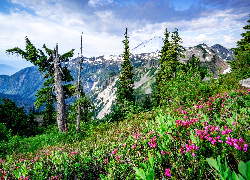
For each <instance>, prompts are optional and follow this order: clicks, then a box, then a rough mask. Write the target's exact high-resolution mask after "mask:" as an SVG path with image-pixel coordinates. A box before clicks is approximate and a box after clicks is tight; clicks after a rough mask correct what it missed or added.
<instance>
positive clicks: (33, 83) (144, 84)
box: [0, 44, 230, 119]
mask: <svg viewBox="0 0 250 180" xmlns="http://www.w3.org/2000/svg"><path fill="white" fill-rule="evenodd" d="M192 54H195V55H196V56H197V57H198V58H200V61H201V64H202V65H205V66H207V67H209V69H211V71H212V72H213V75H214V76H215V77H218V71H217V67H218V66H219V67H221V68H222V70H221V72H222V73H223V72H224V71H228V72H229V70H230V68H229V66H228V65H227V63H226V62H225V61H224V60H223V59H222V58H221V57H219V56H218V55H217V54H216V53H215V52H213V50H211V48H209V47H208V46H207V45H205V44H201V45H197V46H194V47H192V48H189V49H187V50H186V51H185V55H186V56H187V57H186V58H179V61H180V62H182V63H186V62H187V60H188V59H189V58H190V57H191V55H192ZM159 55H160V53H159V52H153V53H141V54H132V53H131V54H130V60H131V64H132V65H133V67H134V68H133V72H134V73H135V77H134V82H135V84H134V85H135V91H136V95H137V96H141V95H144V94H150V93H152V90H153V83H154V81H155V74H156V73H157V71H158V68H159V59H160V57H159ZM78 60H79V59H78V58H75V59H72V60H70V61H69V62H68V63H63V64H62V66H67V67H68V68H69V70H70V71H71V74H72V76H73V78H74V80H75V81H73V82H71V83H72V84H75V83H76V80H77V77H78V66H79V64H78ZM122 63H123V60H122V56H121V55H118V56H116V55H109V56H99V57H91V58H86V57H84V62H83V64H82V74H81V81H82V82H83V90H84V92H85V94H86V95H88V96H89V98H90V100H91V101H92V102H93V103H94V105H95V106H96V107H97V110H96V111H95V114H96V116H97V117H98V118H99V119H101V118H103V117H104V116H105V115H106V114H108V113H109V112H110V110H111V104H112V102H114V100H115V97H116V96H115V92H116V87H117V80H118V77H119V74H120V72H121V65H122ZM6 82H7V83H6ZM43 82H44V79H43V75H42V74H40V72H39V71H38V67H35V66H32V67H28V68H25V69H22V70H20V71H19V72H17V73H15V74H14V75H11V76H4V75H2V76H0V93H3V94H10V95H20V96H21V97H23V98H29V99H32V100H33V102H34V101H35V98H36V97H35V94H36V93H37V90H39V89H41V88H42V84H43ZM106 96H108V97H109V98H107V97H106ZM74 99H75V97H73V98H70V99H68V100H66V103H67V104H71V103H72V102H73V101H74ZM32 106H33V104H32Z"/></svg>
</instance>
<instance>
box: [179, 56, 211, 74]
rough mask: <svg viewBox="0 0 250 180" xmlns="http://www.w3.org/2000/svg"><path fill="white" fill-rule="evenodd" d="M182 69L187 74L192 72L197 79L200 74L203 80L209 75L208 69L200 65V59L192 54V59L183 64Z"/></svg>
mask: <svg viewBox="0 0 250 180" xmlns="http://www.w3.org/2000/svg"><path fill="white" fill-rule="evenodd" d="M180 67H181V68H180V69H181V70H183V71H184V72H185V73H186V74H187V72H188V71H192V73H193V77H196V76H197V75H198V74H199V75H200V76H201V79H203V78H204V77H205V76H206V75H207V73H208V68H206V67H203V66H201V65H200V59H199V58H197V57H196V56H195V54H192V57H191V58H190V59H189V60H188V61H187V64H183V65H182V66H180Z"/></svg>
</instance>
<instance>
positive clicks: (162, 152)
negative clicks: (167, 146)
mask: <svg viewBox="0 0 250 180" xmlns="http://www.w3.org/2000/svg"><path fill="white" fill-rule="evenodd" d="M161 154H163V155H166V154H169V152H167V151H165V152H164V151H161Z"/></svg>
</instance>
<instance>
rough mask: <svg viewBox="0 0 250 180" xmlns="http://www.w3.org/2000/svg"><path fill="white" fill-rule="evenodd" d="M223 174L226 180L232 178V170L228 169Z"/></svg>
mask: <svg viewBox="0 0 250 180" xmlns="http://www.w3.org/2000/svg"><path fill="white" fill-rule="evenodd" d="M222 173H223V177H224V179H227V178H229V179H230V177H231V171H230V168H226V170H225V171H224V172H222Z"/></svg>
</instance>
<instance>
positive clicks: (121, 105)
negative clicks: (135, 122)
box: [106, 28, 135, 121]
mask: <svg viewBox="0 0 250 180" xmlns="http://www.w3.org/2000/svg"><path fill="white" fill-rule="evenodd" d="M124 35H125V40H123V41H122V42H123V43H124V46H125V47H124V49H125V50H124V53H123V54H122V57H123V60H124V61H123V64H122V71H121V75H120V76H119V81H118V86H117V93H116V100H115V105H114V106H113V107H112V108H111V113H110V114H109V115H108V116H106V117H107V119H109V121H114V120H121V119H123V118H124V117H125V112H126V111H128V109H129V107H130V106H134V105H135V92H134V81H133V76H134V73H132V70H133V66H132V65H131V61H130V59H129V41H128V35H127V28H126V32H125V34H124Z"/></svg>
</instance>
